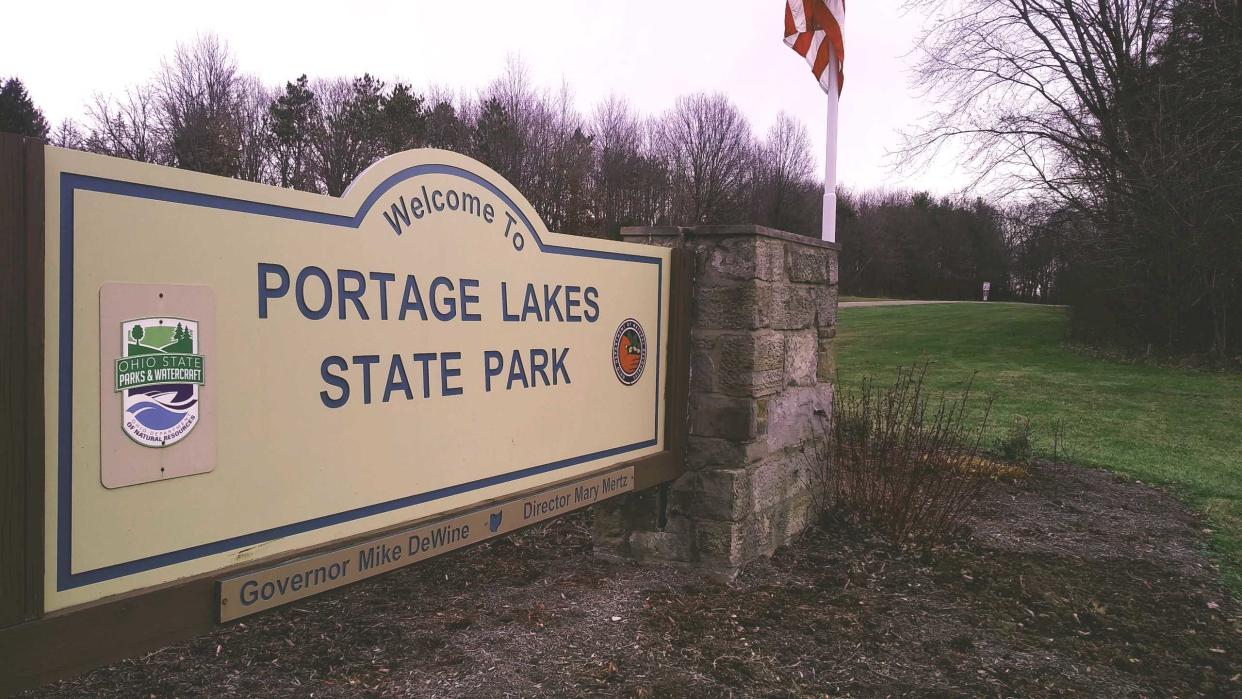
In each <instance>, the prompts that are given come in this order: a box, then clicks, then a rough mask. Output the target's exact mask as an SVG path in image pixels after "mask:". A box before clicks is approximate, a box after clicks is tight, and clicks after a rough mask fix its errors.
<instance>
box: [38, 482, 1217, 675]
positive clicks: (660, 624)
mask: <svg viewBox="0 0 1242 699" xmlns="http://www.w3.org/2000/svg"><path fill="white" fill-rule="evenodd" d="M1203 526H1204V525H1203V523H1202V522H1201V521H1200V519H1199V518H1198V517H1197V516H1196V515H1195V514H1194V513H1192V512H1191V511H1189V510H1188V509H1187V508H1186V507H1184V506H1183V505H1182V504H1180V503H1179V502H1178V501H1177V500H1176V499H1175V498H1174V497H1172V496H1171V495H1169V494H1167V493H1165V492H1163V491H1161V490H1159V489H1156V488H1152V487H1149V486H1146V485H1143V484H1140V483H1134V482H1130V481H1127V480H1124V479H1121V478H1119V477H1117V476H1114V475H1111V474H1108V473H1105V472H1102V471H1091V470H1083V469H1078V468H1075V467H1071V466H1064V465H1058V464H1039V465H1037V466H1036V467H1034V468H1033V469H1032V471H1031V474H1030V476H1029V477H1028V478H1026V479H1024V480H1021V481H1018V482H1013V483H997V484H995V485H993V486H990V487H989V489H988V490H987V492H986V493H985V496H984V500H983V502H982V504H981V506H980V508H979V511H978V512H977V513H976V514H975V516H974V517H973V518H972V521H971V525H970V532H969V534H968V535H966V536H965V537H963V538H962V540H960V541H958V542H957V543H955V544H953V545H950V546H946V547H942V548H940V549H938V550H935V551H932V552H927V553H917V552H903V551H899V550H896V549H894V548H892V547H890V546H888V545H886V544H885V543H883V542H882V541H880V540H878V539H876V538H874V537H871V536H869V535H868V534H867V533H866V532H863V531H859V530H857V529H852V528H850V527H847V526H844V525H840V526H832V527H827V528H825V529H819V530H815V531H812V532H810V533H808V534H807V535H805V536H803V537H802V538H801V539H799V540H798V541H797V542H796V543H795V544H794V545H792V546H790V547H788V548H786V549H782V550H781V551H779V552H778V553H777V554H776V555H775V556H774V557H773V558H772V559H771V560H768V561H761V562H757V563H755V564H753V565H751V566H749V567H748V568H747V569H745V570H744V571H743V572H742V574H741V575H740V576H739V577H738V579H737V580H736V581H734V582H733V583H731V584H728V585H724V584H719V583H711V582H708V581H706V580H704V579H703V578H701V577H700V576H698V575H697V574H695V573H694V572H692V571H687V570H683V569H678V568H672V567H668V566H662V565H656V564H634V563H628V562H620V561H614V560H608V559H604V558H601V557H597V556H594V555H593V554H592V552H591V542H590V533H589V527H588V523H587V520H586V516H585V515H578V516H574V517H569V518H566V519H562V520H560V521H558V522H555V523H553V524H550V525H548V526H545V527H543V528H540V529H535V530H531V531H528V532H526V533H523V534H520V535H518V536H514V537H509V538H508V539H504V540H500V541H497V542H494V543H491V544H489V545H484V546H481V547H478V548H475V549H471V550H468V551H463V552H459V553H456V554H450V555H448V556H445V557H442V558H439V559H436V560H433V561H430V562H427V563H424V564H419V565H416V566H412V567H410V568H407V569H405V570H403V571H400V572H397V573H393V574H390V575H388V576H384V577H381V578H379V579H376V580H372V581H367V582H364V583H360V584H358V585H355V586H353V587H351V588H348V589H345V590H341V591H337V592H334V593H328V594H326V595H323V596H321V597H318V598H315V599H311V600H306V601H303V602H300V603H296V604H294V605H292V606H289V607H285V608H282V609H278V610H274V611H272V612H268V613H265V614H262V615H259V616H256V617H253V618H251V619H248V620H245V621H244V623H238V624H234V625H231V626H228V627H224V628H221V629H220V630H218V631H216V632H215V633H212V634H210V635H208V636H203V637H200V638H197V639H194V640H192V641H188V642H185V643H182V644H178V645H175V646H170V647H168V648H165V649H163V650H160V651H158V652H155V653H151V654H149V655H147V656H145V657H142V658H135V659H131V660H126V661H123V662H120V663H117V664H115V665H112V666H110V667H106V668H102V669H99V670H97V671H95V672H92V673H90V674H89V675H86V676H83V677H80V678H78V679H75V680H72V681H66V682H62V683H59V684H55V685H49V686H47V687H44V688H42V689H40V690H37V691H35V692H32V693H31V695H32V696H49V697H51V696H90V697H95V696H101V695H126V696H131V695H155V696H174V695H175V696H194V695H211V696H221V695H250V696H282V695H293V696H356V695H359V694H364V695H402V696H408V695H417V696H462V695H469V696H489V697H500V696H531V695H537V694H546V695H552V696H562V695H587V694H606V695H627V696H629V695H632V696H653V697H659V696H677V697H682V696H705V697H706V696H711V697H716V696H728V695H748V696H750V695H762V696H770V695H777V696H788V695H823V694H831V695H863V696H872V695H905V694H916V695H920V696H939V695H943V696H961V695H985V696H992V695H995V696H1014V695H1019V696H1029V695H1058V694H1074V695H1090V696H1100V695H1106V696H1188V695H1212V696H1221V695H1225V696H1228V695H1238V696H1242V604H1240V603H1239V601H1238V600H1237V599H1235V598H1233V597H1231V596H1230V595H1229V593H1228V592H1227V591H1225V590H1223V589H1222V588H1221V587H1220V586H1219V583H1218V573H1217V571H1216V569H1215V568H1214V566H1213V565H1212V563H1211V562H1210V560H1209V559H1208V558H1206V556H1205V553H1204V548H1205V545H1206V544H1205V542H1206V539H1207V537H1206V533H1205V531H1204V530H1203Z"/></svg>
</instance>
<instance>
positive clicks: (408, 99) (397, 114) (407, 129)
mask: <svg viewBox="0 0 1242 699" xmlns="http://www.w3.org/2000/svg"><path fill="white" fill-rule="evenodd" d="M380 110H381V115H380V128H381V131H382V133H381V139H380V140H381V145H382V147H383V149H384V154H385V155H389V154H392V153H400V152H401V151H403V150H409V149H411V148H418V147H419V146H421V145H423V144H424V143H425V142H426V140H427V110H426V108H424V107H423V98H422V95H418V94H415V93H414V90H413V89H412V88H411V87H410V86H409V85H406V84H405V83H397V84H396V85H393V87H392V92H391V93H389V94H388V95H387V96H385V97H382V98H381V99H380Z"/></svg>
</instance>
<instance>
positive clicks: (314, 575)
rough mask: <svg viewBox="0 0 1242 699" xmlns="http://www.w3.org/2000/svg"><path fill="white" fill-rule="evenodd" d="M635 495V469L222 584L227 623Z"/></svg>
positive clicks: (222, 611)
mask: <svg viewBox="0 0 1242 699" xmlns="http://www.w3.org/2000/svg"><path fill="white" fill-rule="evenodd" d="M633 490H634V467H633V466H626V467H622V468H620V469H615V470H612V471H607V472H604V473H600V474H596V475H594V476H591V477H589V478H583V479H580V480H577V481H574V482H571V483H567V484H565V485H561V486H555V487H553V488H550V489H547V490H542V491H539V492H536V493H533V494H529V495H526V496H523V497H518V498H514V499H512V500H508V501H502V502H498V503H491V504H484V505H481V506H479V507H477V508H475V509H472V510H470V511H469V512H465V513H463V514H459V515H456V516H454V517H450V518H447V519H441V520H437V521H434V522H430V523H427V524H420V525H418V526H415V527H411V528H409V529H404V530H401V531H398V532H394V533H392V534H387V535H385V536H381V537H378V538H374V539H368V540H366V541H363V542H360V543H357V544H353V545H351V546H346V547H343V548H340V549H337V550H335V551H330V552H328V553H321V554H317V555H314V556H309V557H306V558H299V559H296V560H292V561H288V562H285V563H281V564H279V565H276V566H272V567H270V568H263V569H260V570H254V571H250V572H248V573H246V574H244V575H238V576H235V577H232V578H227V579H225V580H221V581H220V583H219V587H220V621H221V622H226V621H232V620H234V619H239V618H241V617H244V616H248V615H250V614H255V613H256V612H261V611H264V610H266V609H271V608H272V607H278V606H280V605H282V604H287V603H289V602H293V601H295V600H299V599H302V598H304V597H310V596H311V595H315V594H318V593H320V592H326V591H327V590H332V589H335V588H338V587H341V586H342V585H348V584H349V583H352V582H357V581H359V580H365V579H366V578H370V577H373V576H375V575H379V574H381V573H387V572H389V571H392V570H396V569H397V568H403V567H405V566H407V565H410V564H411V563H417V562H418V561H421V560H424V559H427V558H431V557H433V556H438V555H440V554H442V553H448V552H450V551H454V550H456V549H459V548H463V547H465V546H469V545H471V544H476V543H479V542H481V541H485V540H487V539H491V538H494V537H497V536H503V535H505V534H508V533H509V532H512V531H515V530H517V529H521V528H522V527H526V526H529V525H531V524H535V523H537V522H542V521H544V520H547V519H551V518H553V517H558V516H560V515H562V514H565V513H567V512H571V511H573V510H577V509H581V508H583V507H586V506H588V505H593V504H595V503H597V502H600V501H602V500H606V499H608V498H610V497H613V496H615V495H621V494H623V493H628V492H631V491H633Z"/></svg>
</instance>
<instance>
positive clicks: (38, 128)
mask: <svg viewBox="0 0 1242 699" xmlns="http://www.w3.org/2000/svg"><path fill="white" fill-rule="evenodd" d="M0 131H7V132H9V133H16V134H21V135H23V136H34V137H35V138H44V139H46V138H47V133H48V127H47V119H44V118H43V112H42V110H40V109H39V108H38V107H36V106H35V103H34V101H33V100H31V99H30V95H29V94H27V93H26V86H25V85H22V81H21V80H18V79H17V78H9V79H8V80H6V81H4V84H3V85H0Z"/></svg>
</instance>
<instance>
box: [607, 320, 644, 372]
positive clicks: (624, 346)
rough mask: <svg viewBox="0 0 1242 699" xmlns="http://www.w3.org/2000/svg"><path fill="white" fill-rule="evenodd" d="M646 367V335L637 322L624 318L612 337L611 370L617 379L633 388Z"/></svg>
mask: <svg viewBox="0 0 1242 699" xmlns="http://www.w3.org/2000/svg"><path fill="white" fill-rule="evenodd" d="M646 366H647V334H646V333H644V332H643V326H641V325H639V323H638V321H637V320H634V319H633V318H626V319H625V320H624V321H622V322H621V325H619V326H617V333H616V334H615V335H613V337H612V369H613V371H615V372H616V373H617V379H618V380H620V381H621V383H623V384H625V385H626V386H633V385H634V384H636V383H638V379H639V378H641V377H642V375H643V369H644V368H646Z"/></svg>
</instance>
